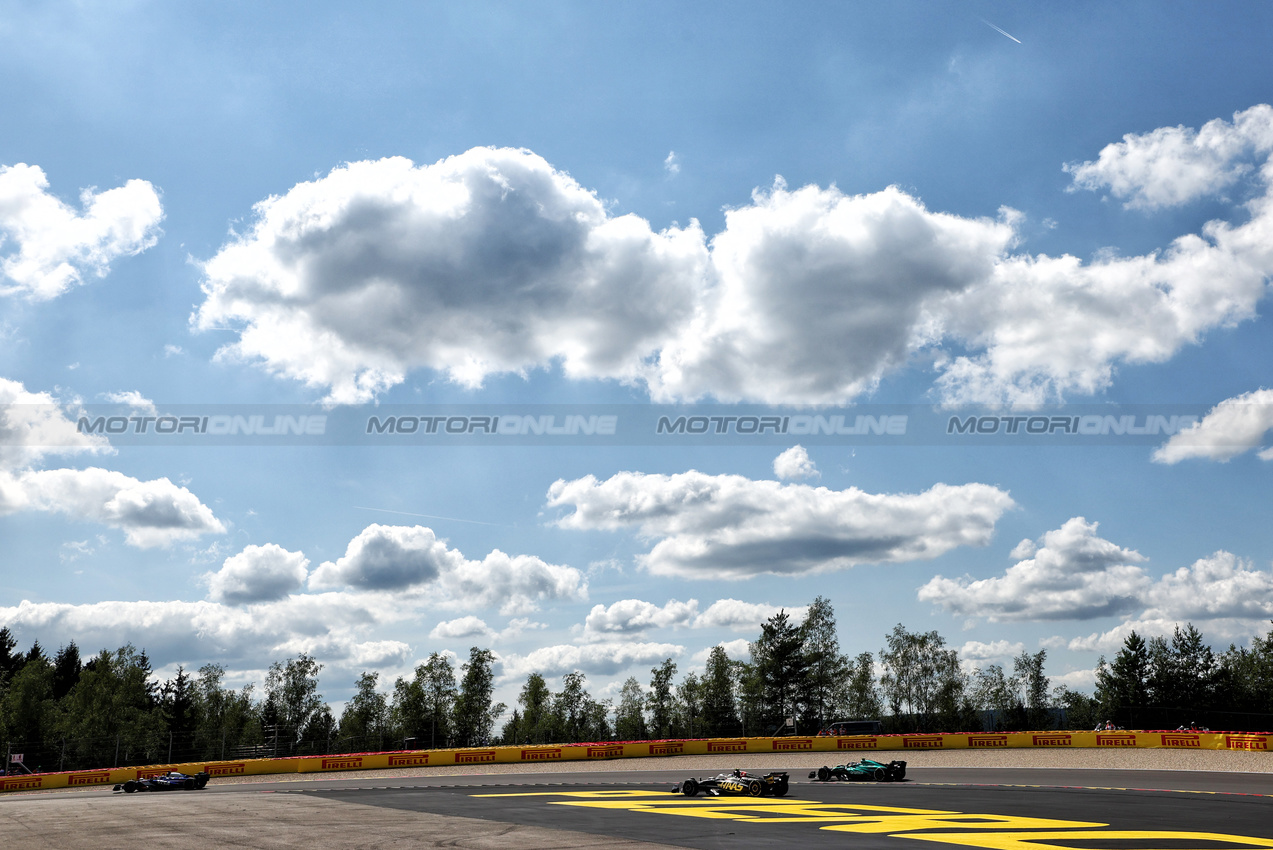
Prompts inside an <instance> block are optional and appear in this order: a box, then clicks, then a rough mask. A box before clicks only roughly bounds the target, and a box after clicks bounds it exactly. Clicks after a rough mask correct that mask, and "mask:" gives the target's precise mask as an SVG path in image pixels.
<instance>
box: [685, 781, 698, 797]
mask: <svg viewBox="0 0 1273 850" xmlns="http://www.w3.org/2000/svg"><path fill="white" fill-rule="evenodd" d="M681 793H682V794H684V795H685V796H686V797H693V796H694V795H696V794H697V793H698V783H697V782H696V781H694V780H693V779H687V780H685V781H684V782H682V783H681Z"/></svg>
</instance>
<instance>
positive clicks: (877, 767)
mask: <svg viewBox="0 0 1273 850" xmlns="http://www.w3.org/2000/svg"><path fill="white" fill-rule="evenodd" d="M809 778H810V779H816V780H818V781H819V782H845V781H848V780H853V779H865V780H869V781H874V782H901V781H902V780H903V779H905V778H906V762H904V761H890V762H887V763H886V762H882V761H875V760H874V759H862V760H861V761H860V762H857V763H856V764H837V765H836V766H835V767H820V768H818V769H817V770H811V771H809Z"/></svg>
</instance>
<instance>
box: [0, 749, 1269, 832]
mask: <svg viewBox="0 0 1273 850" xmlns="http://www.w3.org/2000/svg"><path fill="white" fill-rule="evenodd" d="M806 772H807V770H805V769H802V770H801V772H800V773H799V774H797V773H794V772H793V775H792V780H793V781H792V785H791V792H790V794H789V795H788V796H787V797H783V798H776V799H775V798H769V797H765V798H761V799H748V798H739V797H717V798H707V797H703V796H701V795H700V796H698V797H695V798H686V797H684V796H680V795H674V794H672V793H671V791H670V789H671V786H672V784H673V783H675V782H677V781H680V780H682V779H684V778H686V776H687V775H689V774H687V773H684V772H681V771H667V770H660V771H648V772H647V771H633V770H622V771H614V772H593V773H589V774H586V775H580V774H577V773H558V774H547V773H537V774H533V775H521V774H503V775H482V776H410V777H384V778H379V777H377V778H367V777H362V778H358V779H341V778H338V777H332V776H324V777H321V779H318V780H314V779H310V780H308V781H298V780H297V779H296V778H295V777H292V778H288V779H284V778H280V779H279V780H278V781H271V782H264V783H255V784H244V785H229V784H226V785H219V786H218V785H215V784H213V785H209V787H208V788H207V790H205V791H200V792H167V793H163V794H132V795H124V794H112V793H111V792H109V791H105V790H94V791H75V792H66V793H46V794H43V795H39V796H32V797H24V798H16V797H15V798H9V799H5V800H0V841H3V842H4V844H6V845H9V846H22V847H24V848H26V847H61V848H74V847H81V846H82V847H93V848H98V849H99V850H102V848H110V847H136V846H148V847H189V846H191V844H192V843H201V844H202V845H203V846H231V845H232V846H239V847H262V848H266V847H269V848H273V847H333V848H340V847H384V846H403V847H408V846H410V847H429V846H451V847H471V848H487V847H489V848H492V849H493V850H496V848H497V850H518V849H519V848H550V847H562V848H594V847H595V848H602V847H604V848H606V850H619V849H620V848H631V850H637V848H647V850H649V848H652V847H654V846H664V847H667V846H675V847H694V848H703V850H715V848H731V850H739V848H744V849H748V848H777V847H800V848H805V847H808V848H819V847H852V848H863V850H868V849H869V848H894V850H907V848H909V850H938V847H942V846H944V847H952V846H954V847H977V848H994V850H1040V848H1043V850H1052V848H1072V850H1246V848H1273V774H1255V773H1202V772H1175V771H1134V770H1108V771H1107V770H1058V769H1016V770H1013V769H1004V770H987V769H967V768H915V769H912V770H910V771H909V772H908V776H907V780H906V781H904V782H901V783H879V784H877V783H872V782H840V783H829V784H821V783H816V782H810V781H809V780H807V779H806V778H805V773H806ZM14 840H17V842H18V843H17V844H14ZM917 841H922V842H924V843H923V844H916V843H915V842H917ZM934 845H937V846H936V847H935V846H934Z"/></svg>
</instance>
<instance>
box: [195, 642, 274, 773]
mask: <svg viewBox="0 0 1273 850" xmlns="http://www.w3.org/2000/svg"><path fill="white" fill-rule="evenodd" d="M224 681H225V667H223V666H221V665H220V664H205V665H203V666H202V667H200V668H199V675H198V676H197V677H195V681H194V699H195V703H196V705H197V710H196V712H195V713H196V716H197V717H198V725H197V726H196V729H195V746H196V748H197V749H198V750H199V752H200V753H201V756H200V757H201V758H206V759H214V758H226V757H227V756H229V755H232V754H233V753H234V752H235V750H236V748H240V747H256V746H259V745H261V744H263V743H264V742H265V736H264V733H263V731H262V728H261V725H262V723H261V707H260V706H259V705H257V704H256V701H255V700H254V698H253V692H254V690H255V687H254V686H253V685H251V684H247V685H244V686H243V687H242V688H241V689H239V690H237V691H236V690H233V689H231V688H227V687H225V685H224Z"/></svg>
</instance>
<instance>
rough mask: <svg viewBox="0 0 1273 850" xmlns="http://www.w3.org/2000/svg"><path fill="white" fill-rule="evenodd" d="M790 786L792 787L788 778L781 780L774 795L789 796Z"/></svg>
mask: <svg viewBox="0 0 1273 850" xmlns="http://www.w3.org/2000/svg"><path fill="white" fill-rule="evenodd" d="M789 788H790V784H789V783H788V781H787V780H786V779H784V780H782V781H781V782H779V783H778V784H777V785H775V786H774V796H775V797H785V796H787V791H788V789H789Z"/></svg>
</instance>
